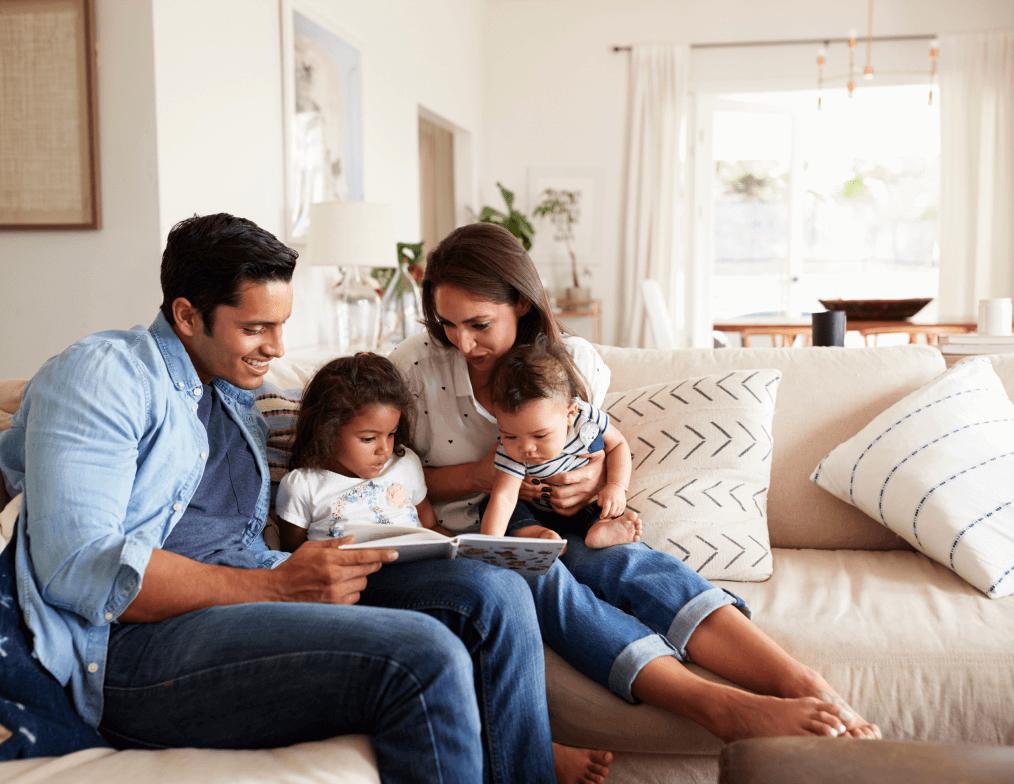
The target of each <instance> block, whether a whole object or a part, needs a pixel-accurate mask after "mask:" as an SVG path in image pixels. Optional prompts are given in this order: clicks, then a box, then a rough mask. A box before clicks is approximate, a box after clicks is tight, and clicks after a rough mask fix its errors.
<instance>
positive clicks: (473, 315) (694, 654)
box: [391, 223, 880, 741]
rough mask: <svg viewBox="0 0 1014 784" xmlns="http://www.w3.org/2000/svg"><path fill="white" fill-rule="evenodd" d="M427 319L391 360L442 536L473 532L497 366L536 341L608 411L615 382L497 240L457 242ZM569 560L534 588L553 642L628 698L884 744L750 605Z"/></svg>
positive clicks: (593, 486)
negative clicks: (570, 365) (411, 401)
mask: <svg viewBox="0 0 1014 784" xmlns="http://www.w3.org/2000/svg"><path fill="white" fill-rule="evenodd" d="M423 312H424V316H425V322H426V332H425V333H423V334H420V335H416V336H414V337H412V338H410V339H409V340H407V341H405V343H403V344H402V345H400V346H399V347H398V348H397V349H396V350H395V352H394V353H393V354H392V355H391V360H392V361H393V362H394V363H395V365H396V366H397V367H398V368H399V370H401V372H402V374H403V375H404V376H405V378H406V380H407V382H408V385H409V388H410V389H411V390H412V392H413V394H414V395H415V398H416V408H417V411H416V414H417V416H416V426H415V438H414V441H415V446H416V451H417V452H418V453H419V455H420V457H421V458H422V460H423V466H424V468H425V473H426V483H427V486H428V489H429V497H430V500H431V501H432V502H433V503H434V507H435V510H436V513H437V520H438V523H439V525H440V526H442V527H443V528H445V529H447V530H448V531H460V530H462V529H465V528H469V527H472V526H473V525H474V524H475V523H476V522H478V519H479V509H480V506H481V504H482V502H483V500H484V498H485V496H486V495H487V494H488V493H489V489H490V487H491V485H492V481H493V476H494V470H495V469H494V468H493V455H494V452H495V448H496V439H497V428H496V421H495V419H494V418H493V416H492V415H491V414H490V413H489V411H490V408H491V404H490V400H491V390H490V388H489V378H490V373H491V371H492V368H493V366H494V364H495V363H496V361H497V359H499V358H500V357H501V356H503V355H504V354H505V353H506V352H507V351H508V350H509V349H511V348H512V347H513V346H514V345H515V344H517V345H523V344H526V343H531V342H532V341H533V340H534V339H535V338H536V337H538V336H542V337H544V339H545V340H546V341H548V342H549V343H551V344H560V343H562V344H563V345H564V346H565V348H566V349H567V350H568V351H569V353H570V356H571V358H572V360H573V362H574V365H575V366H576V368H577V369H578V370H579V371H580V373H581V374H582V375H583V376H584V378H585V380H586V382H587V385H588V388H589V395H590V397H591V398H592V399H591V401H589V402H592V403H594V404H596V405H598V404H601V403H602V399H603V398H604V396H605V393H606V390H607V389H608V386H609V370H608V368H607V367H606V366H605V364H604V363H603V362H602V360H601V358H600V357H599V356H598V353H597V352H596V351H595V350H594V348H592V346H591V344H589V343H588V342H587V341H584V340H582V339H580V338H576V337H572V336H564V335H563V334H562V333H561V331H560V328H559V326H558V325H557V323H556V321H555V319H554V318H553V315H552V312H551V310H550V307H549V303H548V300H547V297H546V292H545V289H544V288H543V286H542V283H541V281H540V280H539V276H538V273H537V272H536V270H535V266H534V265H533V264H532V261H531V259H530V258H529V257H528V254H527V253H525V251H524V250H523V249H522V248H521V246H520V245H519V244H518V242H517V241H516V240H515V239H514V237H513V236H512V235H511V234H510V233H509V232H507V231H506V230H504V229H502V228H500V227H498V226H495V225H492V224H487V223H477V224H472V225H470V226H464V227H462V228H459V229H457V230H455V231H454V232H452V233H451V234H450V235H448V237H446V238H445V239H444V240H443V241H442V242H441V243H440V245H439V246H438V247H437V248H436V249H435V250H434V251H433V252H432V253H431V254H430V257H429V259H428V262H427V268H426V275H425V278H424V280H423ZM602 468H603V466H602V461H601V457H598V458H593V459H592V461H591V462H590V463H589V464H588V465H587V466H585V467H584V468H582V469H579V470H577V471H573V472H571V473H569V474H562V475H560V476H558V477H554V479H553V480H552V483H551V484H546V483H540V484H538V485H537V484H535V483H534V482H529V481H526V483H525V485H524V487H523V488H522V492H521V498H522V500H524V499H531V498H533V497H535V496H536V495H539V494H541V495H542V497H543V498H545V499H546V500H548V501H549V502H550V503H551V505H552V506H553V508H554V509H556V510H557V511H558V512H560V513H562V514H568V513H570V514H572V513H574V512H576V511H577V510H579V509H581V508H582V507H584V506H585V505H586V504H587V503H588V502H589V501H590V500H591V499H592V498H593V497H594V496H595V494H596V493H597V491H598V489H599V487H600V483H601V479H602ZM562 560H563V563H558V564H556V565H554V567H553V569H551V570H550V572H549V573H548V574H547V575H545V576H544V577H541V578H537V579H533V580H531V581H530V585H531V588H532V593H533V597H534V599H535V605H536V609H537V611H538V613H539V624H540V627H541V629H542V632H543V638H544V640H545V642H546V643H547V644H549V645H550V647H552V648H553V649H554V650H556V652H557V653H559V654H560V655H561V656H563V657H564V658H565V659H566V660H567V661H568V662H569V663H570V664H571V665H572V666H574V667H575V668H576V669H578V670H580V671H581V672H583V673H584V674H585V675H587V676H588V677H590V678H592V679H593V680H596V681H597V682H598V683H600V684H602V685H604V686H606V687H608V688H610V689H611V690H612V691H613V692H614V693H616V694H617V695H619V696H620V697H623V698H624V699H626V700H628V701H630V702H636V701H643V702H647V703H650V704H653V705H656V706H659V707H661V708H664V709H666V710H669V711H671V712H673V713H677V714H680V715H683V716H686V717H688V718H690V719H692V720H694V721H696V722H698V723H699V724H701V725H703V726H704V727H705V728H707V729H708V730H709V731H711V732H712V733H713V734H715V735H717V736H718V737H720V738H722V739H723V740H727V741H728V740H734V739H739V738H746V737H755V736H769V735H825V736H837V735H840V734H842V733H847V734H849V735H852V736H854V737H868V738H873V737H879V736H880V730H879V729H878V728H877V727H876V725H873V724H871V723H869V722H867V721H865V720H864V719H862V718H860V717H859V716H858V715H856V714H855V712H854V711H852V710H851V709H850V708H849V707H848V706H847V705H846V704H845V702H844V701H843V700H842V699H841V697H839V696H838V695H837V694H836V693H835V692H834V690H833V689H831V687H830V685H829V684H828V683H827V682H826V681H825V680H824V679H823V678H822V677H821V676H820V675H819V674H818V673H816V672H815V671H813V670H812V669H810V668H809V667H807V666H805V665H803V664H802V663H800V662H798V661H796V660H795V659H793V658H792V657H791V656H789V654H788V653H786V652H785V651H784V650H782V649H781V648H780V647H779V646H778V645H777V644H776V643H775V642H774V641H773V640H771V639H770V638H769V637H768V636H767V635H765V634H764V633H763V632H762V631H760V630H759V629H758V628H757V627H756V626H754V625H753V624H752V623H751V622H750V621H749V620H748V611H747V610H746V606H745V604H744V603H743V602H742V600H741V599H739V598H738V597H736V596H734V595H732V594H730V593H728V592H726V591H723V590H722V589H719V588H716V587H714V586H712V585H711V584H710V583H708V582H707V581H705V580H703V579H702V578H701V577H700V576H699V575H697V574H696V573H695V572H693V571H692V570H691V569H689V567H686V566H685V565H684V564H683V563H681V562H680V561H678V560H676V559H675V558H672V557H670V556H668V555H666V554H664V553H659V552H656V551H654V550H652V549H650V548H648V547H646V546H645V545H643V544H629V545H621V546H617V547H611V548H606V549H604V550H589V549H588V548H586V547H584V546H583V544H582V543H581V542H580V541H575V540H572V542H571V544H570V545H569V547H568V552H567V553H566V554H565V555H564V557H563V559H562ZM568 570H570V571H568ZM571 571H572V572H573V574H572V573H571ZM575 578H576V579H575ZM596 593H597V594H598V596H596ZM599 597H603V598H602V599H600V598H599ZM620 608H628V610H629V612H624V611H623V610H621V609H620ZM634 614H636V615H637V616H638V617H634ZM575 630H577V631H578V633H577V634H576V633H575ZM565 632H566V633H565ZM688 660H692V661H693V662H694V663H696V664H698V665H700V666H702V667H704V668H706V669H708V670H711V671H712V672H714V673H716V674H718V675H720V676H722V677H724V678H726V679H727V680H729V681H732V682H733V683H736V684H738V685H739V686H742V687H744V688H742V689H740V688H735V687H731V686H726V685H722V684H717V683H713V682H711V681H708V680H706V679H704V678H701V677H699V676H697V675H694V674H693V673H691V672H690V671H689V670H688V669H687V668H686V667H685V666H683V662H685V661H688ZM747 690H749V691H747Z"/></svg>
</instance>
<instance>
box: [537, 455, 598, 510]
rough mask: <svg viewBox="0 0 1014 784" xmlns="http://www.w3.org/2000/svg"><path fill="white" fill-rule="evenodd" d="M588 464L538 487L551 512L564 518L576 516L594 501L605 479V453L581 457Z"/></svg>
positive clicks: (545, 481)
mask: <svg viewBox="0 0 1014 784" xmlns="http://www.w3.org/2000/svg"><path fill="white" fill-rule="evenodd" d="M582 457H587V458H588V464H587V465H584V466H582V467H581V468H578V469H575V470H574V471H568V472H567V473H565V474H557V475H556V476H553V477H550V478H549V479H546V480H544V481H543V482H541V484H540V485H539V488H538V489H539V493H540V495H541V497H542V499H543V500H544V501H548V502H549V505H550V506H551V507H553V511H555V512H558V513H559V514H562V515H564V516H566V517H570V516H571V515H575V514H577V513H578V512H579V511H581V510H582V509H584V508H585V507H586V506H588V504H590V503H591V502H592V501H594V500H595V499H596V498H597V496H598V493H599V490H600V489H601V488H602V482H603V480H604V479H605V470H604V469H605V457H606V453H605V452H593V453H592V454H590V455H582Z"/></svg>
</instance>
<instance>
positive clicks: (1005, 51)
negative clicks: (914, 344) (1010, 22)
mask: <svg viewBox="0 0 1014 784" xmlns="http://www.w3.org/2000/svg"><path fill="white" fill-rule="evenodd" d="M940 147H941V150H940V158H941V172H940V315H941V316H942V317H944V318H958V317H962V318H971V319H972V320H974V318H975V312H976V303H977V302H978V300H979V299H982V298H985V297H1009V296H1014V32H990V33H974V34H964V35H951V36H945V37H943V38H942V40H941V45H940Z"/></svg>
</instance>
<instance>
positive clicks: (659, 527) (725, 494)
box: [604, 370, 782, 581]
mask: <svg viewBox="0 0 1014 784" xmlns="http://www.w3.org/2000/svg"><path fill="white" fill-rule="evenodd" d="M781 377H782V374H781V372H780V371H778V370H737V371H733V372H730V373H725V374H719V375H714V376H704V377H701V378H690V379H686V380H684V381H679V382H669V383H664V384H655V385H652V386H647V387H641V388H639V389H633V390H628V391H626V392H622V393H613V394H610V395H608V396H607V397H606V401H605V406H604V408H605V409H606V411H607V412H608V414H609V417H610V419H611V421H612V423H613V424H614V425H616V427H617V428H618V429H619V430H620V432H622V433H623V435H624V436H626V438H627V442H628V443H629V444H630V450H631V452H632V454H633V460H634V463H633V468H634V471H633V476H632V478H631V483H630V490H629V492H628V494H627V503H628V506H629V507H630V508H631V509H633V510H634V511H636V512H638V513H639V514H640V515H641V519H642V521H643V523H644V541H645V542H646V543H647V544H648V545H650V546H651V547H653V548H655V549H656V550H662V551H665V552H667V553H670V554H671V555H674V556H676V557H677V558H679V559H680V560H682V561H684V562H685V563H687V564H688V565H689V566H692V567H693V568H694V569H696V570H697V571H698V572H700V573H701V574H702V575H703V576H704V577H707V578H708V579H724V580H743V581H759V580H766V579H768V578H769V577H770V576H771V569H772V562H771V547H770V544H769V541H768V527H767V490H768V483H769V481H770V478H771V451H772V446H773V443H772V440H771V421H772V418H773V416H774V410H775V394H776V392H777V389H778V382H779V381H780V380H781Z"/></svg>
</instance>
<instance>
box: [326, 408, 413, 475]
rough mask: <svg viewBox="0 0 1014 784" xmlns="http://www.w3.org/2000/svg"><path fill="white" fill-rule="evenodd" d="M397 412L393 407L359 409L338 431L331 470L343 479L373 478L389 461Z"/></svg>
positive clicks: (398, 414)
mask: <svg viewBox="0 0 1014 784" xmlns="http://www.w3.org/2000/svg"><path fill="white" fill-rule="evenodd" d="M399 421H401V412H400V411H399V410H398V409H397V408H395V407H394V406H388V405H385V404H383V403H372V404H371V405H368V406H363V407H362V408H361V409H359V410H358V411H357V412H356V415H355V416H354V417H352V418H351V419H350V420H349V421H348V422H346V423H345V424H344V425H342V426H341V428H339V430H338V439H337V443H336V444H335V452H334V459H335V468H336V469H337V472H338V473H340V474H344V475H345V476H358V477H359V478H360V479H373V478H374V477H375V476H377V475H378V474H379V473H380V472H381V471H383V470H384V466H385V465H386V464H387V461H388V460H389V459H390V458H391V453H392V452H393V451H394V433H395V431H396V430H397V429H398V422H399Z"/></svg>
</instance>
